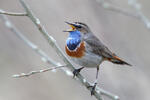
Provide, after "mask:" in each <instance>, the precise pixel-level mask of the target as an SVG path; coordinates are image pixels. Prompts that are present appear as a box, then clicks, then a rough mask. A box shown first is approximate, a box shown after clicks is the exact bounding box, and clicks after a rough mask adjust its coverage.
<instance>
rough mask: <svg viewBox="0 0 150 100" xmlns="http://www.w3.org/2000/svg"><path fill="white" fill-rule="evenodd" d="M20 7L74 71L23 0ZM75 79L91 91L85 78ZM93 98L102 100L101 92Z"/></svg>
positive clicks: (96, 93)
mask: <svg viewBox="0 0 150 100" xmlns="http://www.w3.org/2000/svg"><path fill="white" fill-rule="evenodd" d="M20 2H21V4H22V6H23V7H24V9H25V11H26V12H27V14H28V17H29V18H30V19H31V21H32V22H33V23H34V24H35V25H36V26H37V28H38V29H39V31H40V32H41V33H42V35H43V36H44V38H45V39H46V40H47V41H48V43H49V44H50V45H51V46H52V47H53V48H54V49H55V51H56V52H57V54H58V55H59V56H60V57H61V58H62V60H63V61H64V62H65V63H66V64H67V65H68V68H69V69H70V70H71V71H74V70H75V68H74V66H73V65H72V64H71V63H70V61H69V60H68V58H67V57H66V55H65V54H64V53H63V51H62V50H61V49H60V47H59V46H58V44H57V43H56V40H55V39H54V38H53V37H52V36H50V35H49V34H48V32H47V31H46V30H45V28H44V26H42V25H41V24H40V20H39V19H38V18H36V17H35V16H34V14H33V13H32V11H31V9H30V8H29V7H28V6H27V4H26V3H25V1H24V0H20ZM77 78H78V79H79V80H80V82H81V83H82V84H83V85H84V86H85V87H86V88H87V89H88V90H90V91H91V88H88V87H89V86H91V85H90V83H89V82H87V81H85V78H84V77H83V76H82V75H81V74H79V75H78V76H77ZM94 96H95V97H96V98H97V99H98V100H102V96H101V91H100V93H98V92H97V91H94Z"/></svg>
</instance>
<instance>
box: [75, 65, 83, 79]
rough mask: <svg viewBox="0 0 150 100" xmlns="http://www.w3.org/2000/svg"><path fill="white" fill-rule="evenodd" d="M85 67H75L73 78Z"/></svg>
mask: <svg viewBox="0 0 150 100" xmlns="http://www.w3.org/2000/svg"><path fill="white" fill-rule="evenodd" d="M83 68H84V67H81V68H79V69H75V70H74V71H73V78H74V77H75V76H77V75H78V74H79V73H80V71H81V70H82V69H83Z"/></svg>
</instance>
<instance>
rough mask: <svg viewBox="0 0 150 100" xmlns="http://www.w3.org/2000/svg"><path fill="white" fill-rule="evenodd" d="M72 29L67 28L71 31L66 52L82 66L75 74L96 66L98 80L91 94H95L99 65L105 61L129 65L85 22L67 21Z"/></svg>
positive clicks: (95, 83)
mask: <svg viewBox="0 0 150 100" xmlns="http://www.w3.org/2000/svg"><path fill="white" fill-rule="evenodd" d="M66 23H67V24H68V25H69V26H71V29H69V30H65V31H64V32H69V36H68V38H67V40H66V45H65V52H66V54H67V55H68V57H69V58H70V59H71V60H72V61H73V62H74V63H76V64H78V65H80V66H82V67H81V68H79V69H75V70H74V71H73V74H74V76H77V75H78V74H79V73H80V71H81V70H82V69H83V68H96V69H97V71H96V80H95V82H94V85H93V86H89V87H92V89H91V95H94V90H95V88H96V86H97V80H98V73H99V67H100V65H101V63H102V62H103V61H109V62H112V63H113V64H119V65H128V66H132V65H131V64H129V63H127V62H126V61H124V60H122V59H121V58H120V57H118V56H117V55H116V54H115V53H113V52H112V51H110V50H109V49H108V47H107V46H106V45H104V44H103V43H102V42H101V41H100V39H98V38H97V37H96V36H95V35H94V34H93V32H92V31H91V29H90V28H89V26H88V25H87V24H85V23H83V22H73V23H70V22H66Z"/></svg>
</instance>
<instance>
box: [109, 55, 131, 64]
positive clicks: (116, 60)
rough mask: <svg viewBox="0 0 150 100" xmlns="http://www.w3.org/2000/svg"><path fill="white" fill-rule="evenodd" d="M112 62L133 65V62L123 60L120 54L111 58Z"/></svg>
mask: <svg viewBox="0 0 150 100" xmlns="http://www.w3.org/2000/svg"><path fill="white" fill-rule="evenodd" d="M110 61H111V62H112V63H115V64H121V65H128V66H132V65H131V64H129V63H127V62H125V61H123V60H122V59H120V58H119V57H118V56H113V58H112V59H111V60H110Z"/></svg>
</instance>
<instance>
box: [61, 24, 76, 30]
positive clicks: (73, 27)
mask: <svg viewBox="0 0 150 100" xmlns="http://www.w3.org/2000/svg"><path fill="white" fill-rule="evenodd" d="M65 23H67V24H68V25H69V26H70V27H71V28H72V29H68V30H64V31H63V32H71V31H74V30H76V27H75V24H73V23H69V22H65Z"/></svg>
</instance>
